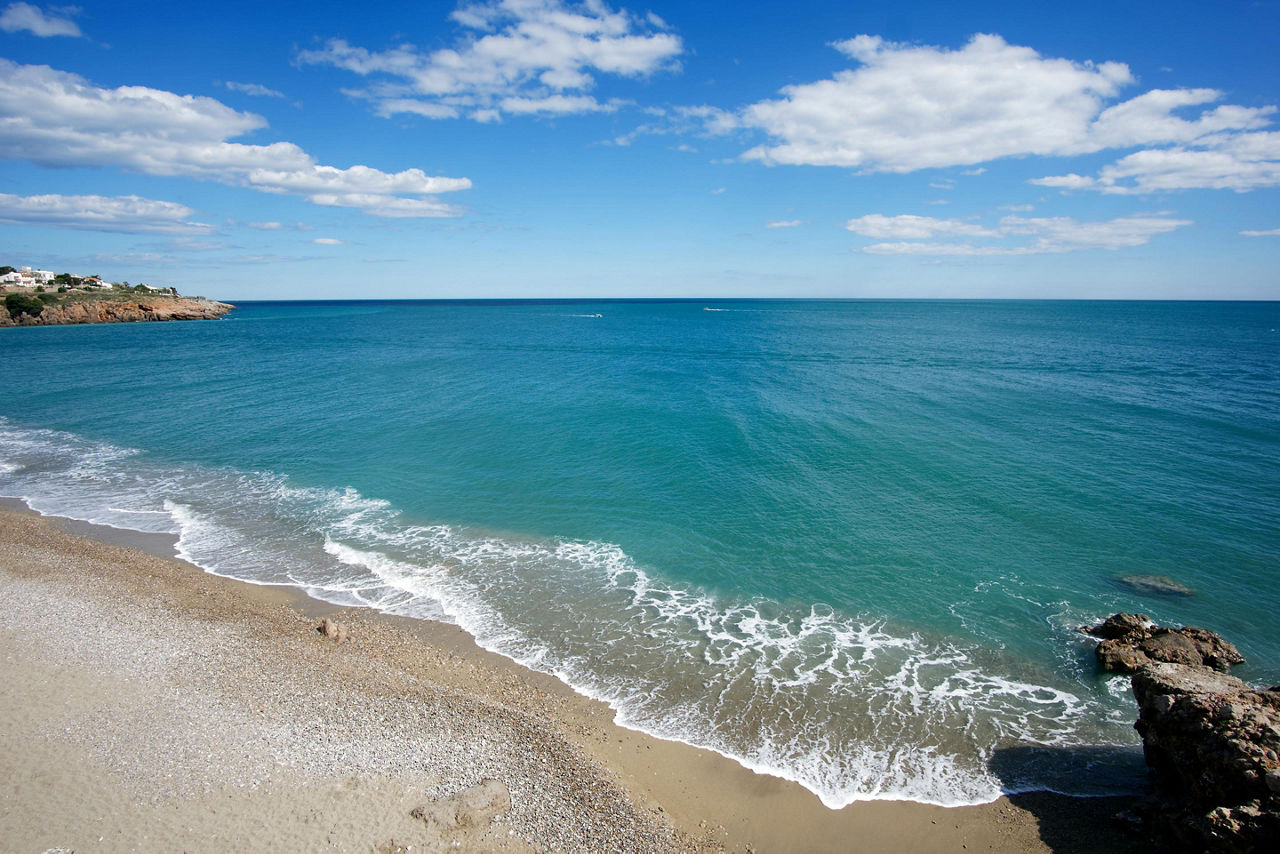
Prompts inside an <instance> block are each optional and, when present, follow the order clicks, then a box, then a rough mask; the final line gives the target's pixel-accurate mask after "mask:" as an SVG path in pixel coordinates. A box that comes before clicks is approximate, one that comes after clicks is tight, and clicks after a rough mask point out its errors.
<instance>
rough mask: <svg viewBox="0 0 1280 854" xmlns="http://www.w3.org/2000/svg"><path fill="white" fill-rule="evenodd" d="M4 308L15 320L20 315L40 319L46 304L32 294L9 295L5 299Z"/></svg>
mask: <svg viewBox="0 0 1280 854" xmlns="http://www.w3.org/2000/svg"><path fill="white" fill-rule="evenodd" d="M4 307H5V308H7V309H8V310H9V316H10V317H12V318H13V319H14V320H17V319H18V315H20V314H29V315H31V316H32V317H39V316H40V312H42V311H44V303H42V302H41V301H40V300H39V299H37V298H36V297H33V296H31V295H30V294H9V295H8V296H7V297H5V298H4Z"/></svg>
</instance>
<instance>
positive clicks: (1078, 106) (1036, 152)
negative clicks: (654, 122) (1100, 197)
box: [707, 35, 1280, 193]
mask: <svg viewBox="0 0 1280 854" xmlns="http://www.w3.org/2000/svg"><path fill="white" fill-rule="evenodd" d="M833 47H835V48H836V49H837V50H839V51H840V52H841V53H843V54H845V55H846V56H848V57H849V58H850V59H852V60H855V61H856V62H857V63H858V67H856V68H852V69H847V70H843V71H840V72H837V73H836V74H835V75H834V76H832V77H831V78H829V79H826V80H819V81H816V82H812V83H803V84H798V85H793V86H787V87H785V88H784V89H782V90H781V97H780V98H777V99H772V100H766V101H760V102H758V103H755V104H752V105H750V106H748V107H746V108H744V109H742V110H740V111H738V113H737V114H736V115H735V117H734V121H733V122H731V123H730V122H726V121H724V120H723V119H720V120H718V123H717V125H716V126H714V127H713V126H712V125H710V124H708V125H707V128H708V130H713V131H714V130H720V131H725V130H729V129H731V128H732V127H739V128H752V129H756V130H759V131H763V132H764V133H765V134H766V135H767V136H768V137H769V138H770V139H769V141H768V142H767V143H765V144H762V145H758V146H756V147H754V148H751V149H750V150H748V151H746V152H745V153H744V154H743V155H742V156H743V157H744V158H745V159H747V160H756V161H760V162H762V163H767V164H792V165H801V164H803V165H812V166H840V167H847V168H855V169H859V170H861V171H864V172H899V173H903V172H913V171H916V170H919V169H928V168H942V167H956V166H972V165H974V164H979V163H985V162H988V161H992V160H997V159H999V158H1003V157H1025V156H1071V155H1079V154H1089V153H1095V152H1098V151H1104V150H1108V149H1125V148H1143V149H1144V150H1141V151H1136V152H1134V153H1132V154H1130V155H1128V156H1126V157H1124V158H1123V159H1121V160H1120V161H1119V162H1117V163H1115V164H1113V165H1112V166H1109V167H1106V168H1104V170H1102V172H1100V174H1099V175H1098V176H1082V175H1077V174H1074V173H1072V174H1067V175H1058V176H1050V177H1045V178H1040V179H1036V180H1035V181H1033V183H1036V184H1039V185H1041V186H1047V187H1056V188H1060V189H1064V190H1084V189H1090V190H1099V191H1102V192H1109V193H1134V192H1151V191H1153V190H1170V189H1187V188H1195V187H1204V188H1223V189H1234V190H1238V191H1245V190H1249V189H1254V188H1257V187H1265V186H1275V185H1277V184H1280V164H1278V163H1277V161H1280V156H1278V155H1277V148H1278V147H1280V146H1278V145H1277V143H1276V140H1275V136H1276V134H1275V133H1274V132H1268V131H1266V130H1265V129H1266V128H1267V127H1269V126H1270V123H1271V117H1272V115H1273V114H1274V113H1275V111H1276V108H1275V107H1273V106H1264V107H1244V106H1237V105H1231V104H1217V102H1218V101H1220V100H1221V99H1222V93H1221V92H1219V91H1217V90H1214V89H1154V90H1151V91H1148V92H1144V93H1141V94H1138V95H1137V96H1135V97H1132V98H1129V99H1128V100H1123V101H1121V100H1118V99H1119V97H1120V94H1121V92H1122V90H1123V89H1124V88H1125V87H1127V86H1130V85H1131V84H1133V83H1134V82H1135V81H1134V78H1133V75H1132V74H1131V73H1130V71H1129V68H1128V67H1127V66H1126V65H1124V64H1123V63H1118V62H1102V63H1093V62H1076V61H1072V60H1068V59H1057V58H1051V57H1044V56H1041V55H1040V54H1039V53H1037V52H1036V51H1035V50H1033V49H1031V48H1029V47H1021V46H1017V45H1011V44H1008V43H1007V42H1005V41H1004V39H1002V38H1001V37H1000V36H998V35H976V36H974V37H973V38H972V39H971V40H970V41H969V43H968V44H966V45H965V46H964V47H962V48H960V49H958V50H948V49H946V48H940V47H933V46H928V45H904V44H896V43H893V42H887V41H884V40H883V39H881V38H878V37H875V36H866V35H862V36H857V37H856V38H852V39H848V40H847V41H841V42H836V43H835V44H834V45H833ZM978 171H979V170H977V169H973V170H968V171H967V172H966V174H970V173H977V172H978Z"/></svg>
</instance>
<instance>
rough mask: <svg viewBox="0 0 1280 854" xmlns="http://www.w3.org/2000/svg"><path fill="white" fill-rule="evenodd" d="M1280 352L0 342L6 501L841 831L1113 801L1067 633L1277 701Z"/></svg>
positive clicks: (1056, 309) (500, 342)
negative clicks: (125, 540) (1007, 796)
mask: <svg viewBox="0 0 1280 854" xmlns="http://www.w3.org/2000/svg"><path fill="white" fill-rule="evenodd" d="M707 309H713V310H707ZM593 315H600V316H593ZM1277 330H1280V304H1276V303H1112V302H1107V303H1085V302H983V301H979V302H950V301H944V302H916V301H906V302H866V301H856V302H808V301H803V302H786V301H776V302H774V301H745V302H713V303H704V302H696V303H695V302H598V303H596V302H521V303H509V302H501V303H489V302H480V303H436V302H397V303H386V302H369V303H274V304H273V303H248V304H244V305H242V306H241V307H240V308H239V309H237V310H236V311H235V312H234V313H233V315H232V316H231V317H230V319H227V320H223V321H218V322H201V323H175V324H128V325H124V324H121V325H104V326H80V327H37V328H21V329H6V330H0V358H2V359H3V365H4V370H3V372H2V376H0V419H2V420H0V494H6V495H14V496H20V497H24V498H27V499H28V501H29V502H30V503H31V504H32V505H33V506H35V507H36V508H37V509H40V510H42V511H44V512H49V513H58V514H62V515H69V516H73V517H78V518H86V519H90V520H93V521H98V522H103V523H106V524H112V525H117V526H120V527H128V528H137V529H141V530H160V531H172V532H174V533H178V534H180V536H181V540H180V549H181V551H182V553H183V554H184V555H185V556H186V557H188V559H190V560H192V561H194V562H196V563H197V564H199V565H201V566H203V567H205V568H206V569H208V570H210V571H214V572H218V573H222V574H226V575H232V576H236V577H240V578H245V579H249V580H255V581H261V582H270V583H291V584H297V585H299V586H302V587H305V588H306V589H308V590H310V591H311V592H312V593H313V595H317V596H320V597H322V598H327V599H331V600H334V601H342V602H362V603H367V604H370V605H372V606H374V607H380V608H383V609H386V610H390V611H393V612H395V613H402V614H409V615H416V616H422V617H429V618H435V619H448V620H453V621H455V622H457V623H459V624H460V625H462V626H463V627H464V628H466V629H468V631H470V632H472V633H473V634H474V635H476V637H477V638H478V639H479V640H480V641H481V643H482V644H484V645H485V646H487V647H489V648H492V649H496V650H498V651H501V652H503V653H505V654H507V655H510V656H512V657H514V658H516V659H517V660H520V661H523V662H526V663H528V664H529V665H530V666H533V667H537V668H539V669H543V670H546V671H549V672H553V673H557V674H558V675H560V676H561V678H563V679H565V680H566V681H568V682H570V683H571V684H573V685H574V686H575V687H577V688H579V690H582V691H583V692H584V693H588V694H591V695H592V696H597V697H600V698H602V699H605V700H607V701H609V702H610V703H612V704H613V705H614V706H615V708H617V709H618V712H619V717H620V719H621V720H622V721H623V722H625V723H627V724H628V725H631V726H636V727H640V728H643V729H646V730H648V731H651V732H654V733H656V734H659V735H663V736H666V737H671V738H679V739H682V740H685V741H689V742H692V743H695V744H700V745H703V746H708V747H711V748H713V749H716V750H719V751H721V752H723V753H725V754H727V755H731V756H734V757H735V758H738V759H739V760H740V761H742V762H744V763H745V764H748V765H751V766H752V767H757V768H760V769H762V770H768V771H770V772H772V773H777V774H781V775H783V776H787V777H790V778H792V779H797V780H799V781H800V782H802V783H804V784H805V785H806V786H808V787H809V788H811V789H813V790H814V791H815V792H817V793H818V794H819V795H821V796H822V797H823V799H824V801H825V802H827V803H828V804H829V805H833V806H835V805H840V804H843V803H847V802H849V801H851V800H855V799H860V798H869V797H899V798H910V799H915V800H922V801H929V802H934V803H968V802H974V801H981V800H985V799H989V798H991V797H993V796H994V795H995V794H997V793H998V792H999V791H1000V790H1001V789H1005V790H1010V789H1017V788H1026V787H1049V788H1057V789H1060V790H1062V789H1065V790H1068V791H1071V790H1073V787H1074V790H1078V787H1079V785H1080V781H1079V778H1080V776H1081V775H1079V774H1078V767H1079V765H1080V763H1087V762H1096V761H1102V762H1104V763H1106V764H1108V765H1109V766H1111V767H1112V768H1113V769H1115V770H1117V773H1120V774H1121V775H1122V776H1120V777H1117V778H1116V780H1117V783H1116V784H1117V785H1119V786H1124V785H1126V784H1127V782H1126V781H1128V782H1132V778H1126V777H1123V774H1127V773H1130V772H1133V771H1134V770H1135V768H1137V769H1139V770H1140V764H1141V760H1140V759H1137V758H1136V757H1137V754H1136V752H1135V745H1136V744H1137V739H1136V736H1135V735H1134V733H1133V732H1132V729H1131V723H1132V720H1133V718H1134V715H1135V709H1134V707H1133V701H1132V699H1131V698H1130V697H1129V695H1128V692H1127V682H1126V681H1125V680H1123V679H1116V678H1106V677H1102V676H1099V675H1098V674H1097V673H1095V670H1094V667H1093V664H1092V659H1091V655H1090V645H1089V644H1088V643H1086V642H1085V640H1084V639H1083V638H1082V637H1081V636H1080V635H1079V634H1078V633H1077V632H1076V631H1075V628H1076V627H1077V626H1078V625H1080V624H1082V623H1086V622H1089V621H1093V620H1096V619H1098V618H1101V617H1103V616H1105V615H1107V614H1109V613H1111V612H1114V611H1117V610H1131V611H1141V612H1144V613H1147V614H1150V615H1151V616H1153V617H1154V618H1156V619H1157V620H1160V621H1167V622H1172V623H1179V624H1181V623H1192V624H1197V625H1203V626H1206V627H1208V628H1212V629H1214V630H1217V631H1219V632H1221V633H1223V634H1224V635H1226V636H1227V637H1228V638H1230V639H1231V640H1233V641H1235V642H1236V643H1237V644H1238V645H1239V646H1240V647H1241V649H1242V651H1243V652H1244V653H1245V655H1246V656H1247V657H1248V658H1249V659H1250V663H1249V664H1248V665H1246V666H1245V667H1244V668H1241V669H1240V670H1239V671H1238V672H1239V675H1242V676H1243V677H1244V678H1246V679H1250V680H1254V681H1258V682H1263V683H1267V684H1274V683H1276V682H1280V640H1278V635H1277V633H1276V631H1275V629H1276V627H1277V623H1276V619H1275V614H1277V613H1280V589H1278V586H1277V584H1276V572H1277V566H1278V565H1280V379H1278V377H1280V331H1277ZM1132 575H1158V576H1166V577H1168V578H1170V579H1172V580H1174V581H1176V582H1178V583H1179V584H1182V585H1185V586H1187V587H1188V588H1190V589H1191V590H1193V591H1194V592H1193V593H1192V594H1191V595H1189V596H1172V595H1161V594H1155V593H1150V592H1142V591H1140V590H1137V589H1135V588H1133V587H1132V586H1130V585H1128V584H1126V583H1124V582H1123V581H1122V580H1121V579H1123V578H1125V577H1127V576H1132ZM1096 747H1102V748H1105V749H1103V750H1095V749H1093V748H1096ZM1025 748H1044V749H1043V750H1040V749H1033V750H1027V749H1025ZM1015 756H1016V757H1022V758H1021V759H1019V760H1018V761H1016V762H1014V761H1010V760H1009V759H1008V757H1015ZM1026 757H1031V759H1030V760H1028V759H1027V758H1026ZM1135 763H1136V764H1135Z"/></svg>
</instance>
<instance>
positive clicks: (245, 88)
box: [223, 80, 284, 98]
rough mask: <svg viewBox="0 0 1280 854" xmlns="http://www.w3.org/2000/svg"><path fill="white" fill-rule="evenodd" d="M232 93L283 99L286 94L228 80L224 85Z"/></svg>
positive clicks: (256, 85) (264, 87)
mask: <svg viewBox="0 0 1280 854" xmlns="http://www.w3.org/2000/svg"><path fill="white" fill-rule="evenodd" d="M223 85H224V86H226V87H227V88H228V89H230V90H231V91H232V92H241V93H243V94H245V95H252V96H253V97H255V98H283V97H284V93H283V92H280V91H278V90H276V89H268V88H267V87H266V86H263V85H261V84H259V83H233V82H232V81H230V80H228V81H227V82H226V83H224V84H223Z"/></svg>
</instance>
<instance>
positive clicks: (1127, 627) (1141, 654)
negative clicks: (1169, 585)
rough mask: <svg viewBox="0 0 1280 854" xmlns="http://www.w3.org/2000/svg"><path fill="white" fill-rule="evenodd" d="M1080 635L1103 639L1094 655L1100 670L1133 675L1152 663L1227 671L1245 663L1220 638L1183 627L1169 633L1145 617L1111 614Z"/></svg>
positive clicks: (1083, 628) (1208, 632)
mask: <svg viewBox="0 0 1280 854" xmlns="http://www.w3.org/2000/svg"><path fill="white" fill-rule="evenodd" d="M1081 631H1084V632H1087V633H1088V634H1091V635H1093V636H1094V637H1098V638H1102V639H1103V640H1102V643H1100V644H1098V649H1097V651H1096V655H1097V656H1098V663H1099V664H1100V665H1102V669H1103V670H1109V671H1113V672H1116V673H1136V672H1137V671H1138V670H1139V669H1140V668H1141V667H1143V666H1144V665H1147V664H1151V663H1153V662H1158V661H1163V662H1166V663H1169V664H1189V665H1203V666H1205V667H1211V668H1213V669H1214V670H1226V669H1227V667H1229V666H1230V665H1232V664H1242V663H1244V656H1243V655H1241V654H1240V651H1239V650H1238V649H1236V648H1235V645H1234V644H1232V643H1230V642H1229V641H1227V640H1226V639H1224V638H1223V637H1222V636H1221V635H1218V634H1215V633H1214V632H1211V631H1208V630H1207V629H1198V628H1196V627H1194V626H1185V627H1183V628H1181V629H1168V628H1163V627H1161V626H1157V625H1156V624H1155V623H1153V622H1151V618H1150V617H1148V616H1147V615H1146V614H1114V615H1112V616H1110V617H1108V618H1107V619H1106V620H1105V621H1104V622H1102V623H1100V624H1099V625H1096V626H1084V627H1081Z"/></svg>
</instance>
